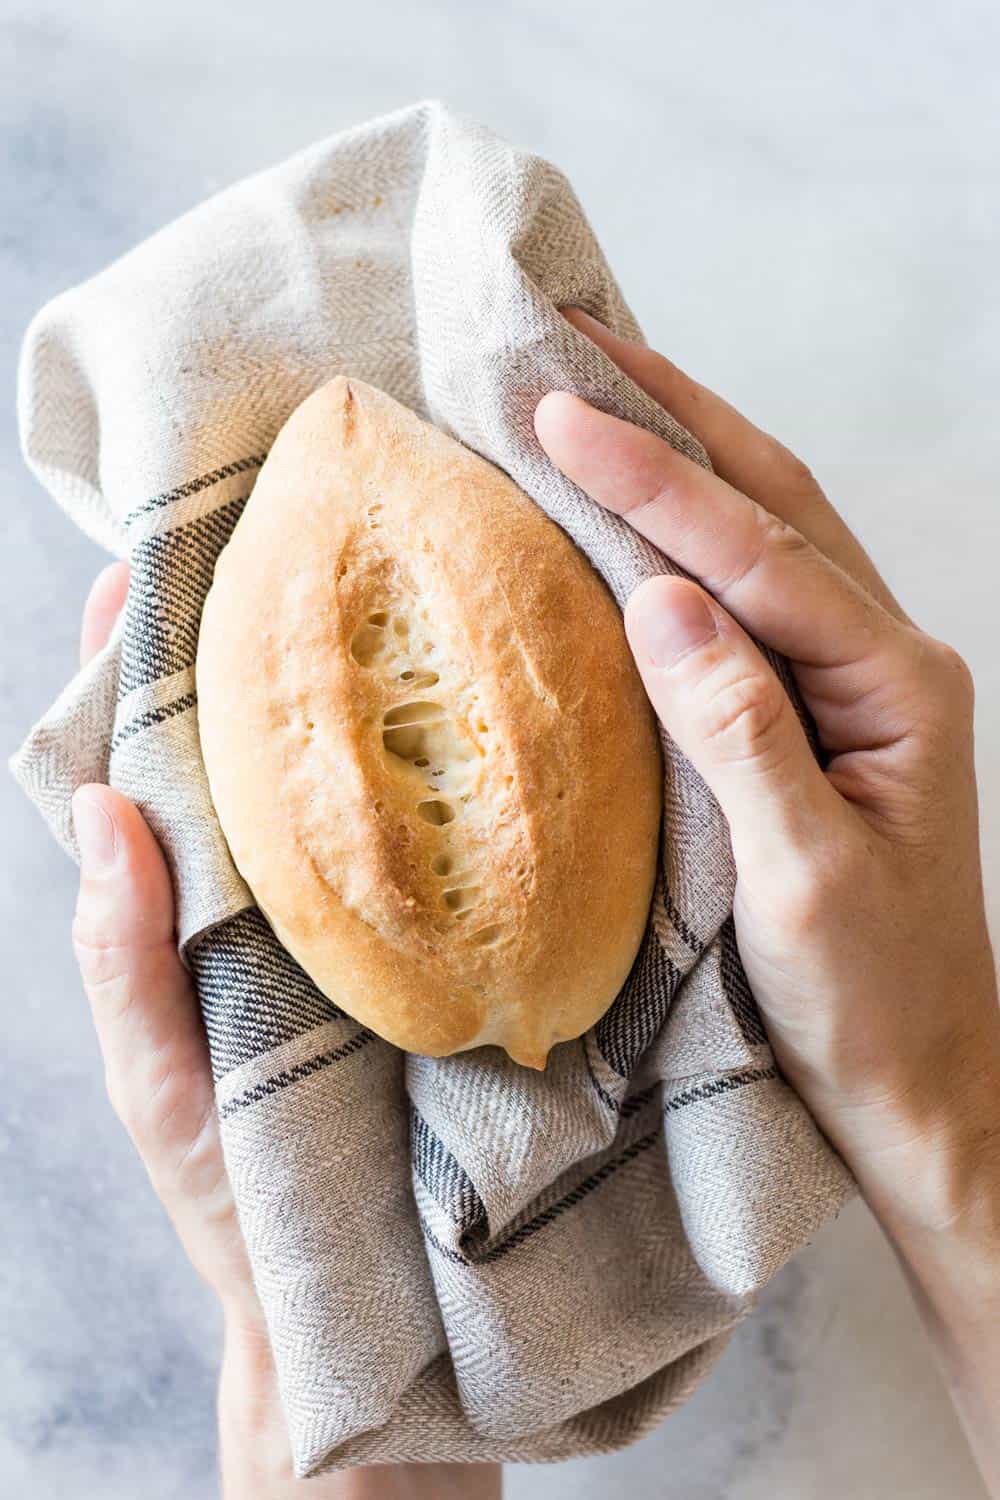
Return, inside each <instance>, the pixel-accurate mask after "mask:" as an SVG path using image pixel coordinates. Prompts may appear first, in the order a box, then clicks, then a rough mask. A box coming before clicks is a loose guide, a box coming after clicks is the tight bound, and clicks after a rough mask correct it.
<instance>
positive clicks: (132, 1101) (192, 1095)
mask: <svg viewBox="0 0 1000 1500" xmlns="http://www.w3.org/2000/svg"><path fill="white" fill-rule="evenodd" d="M73 817H74V823H75V827H76V832H77V838H78V841H79V844H80V854H81V875H80V895H79V900H78V902H77V909H76V917H75V920H74V923H73V942H74V949H75V951H76V957H77V962H78V963H79V965H80V971H81V974H82V977H83V982H84V988H85V989H86V991H87V997H88V999H89V1000H90V1005H91V1009H92V1011H93V1016H94V1023H95V1026H96V1028H97V1035H98V1040H99V1041H100V1044H101V1051H102V1053H103V1054H104V1064H105V1075H106V1080H107V1088H108V1094H109V1097H110V1099H111V1103H112V1105H113V1107H114V1109H115V1111H116V1113H117V1114H118V1115H119V1117H120V1118H121V1120H122V1122H123V1123H124V1125H125V1126H126V1128H127V1129H128V1131H129V1134H130V1135H131V1136H132V1138H133V1140H134V1142H135V1144H136V1146H137V1147H138V1150H139V1154H140V1155H141V1156H142V1157H143V1159H144V1160H145V1162H146V1165H147V1167H148V1168H149V1169H150V1171H152V1172H154V1173H155V1172H156V1171H157V1170H158V1169H159V1168H162V1167H163V1166H164V1165H166V1164H168V1163H169V1162H170V1161H171V1160H172V1159H173V1158H175V1157H176V1156H177V1155H179V1154H181V1153H182V1152H183V1151H184V1150H186V1149H187V1147H188V1146H189V1145H190V1142H191V1139H192V1137H193V1135H195V1134H196V1133H197V1130H198V1129H199V1128H200V1126H201V1125H202V1124H203V1122H204V1120H205V1118H206V1116H207V1114H208V1112H209V1110H210V1109H211V1106H212V1080H211V1072H210V1069H209V1065H208V1057H207V1050H206V1043H205V1035H204V1030H203V1028H202V1024H201V1019H200V1015H199V1012H198V1006H197V1001H196V1000H195V996H194V992H193V990H192V987H191V983H190V980H189V979H188V975H187V972H186V970H185V969H184V966H183V964H182V963H181V961H180V958H179V957H178V953H177V947H176V941H175V937H174V899H173V890H172V887H171V883H170V875H169V872H168V870H167V866H166V862H165V860H164V858H163V854H162V853H161V851H160V848H159V845H158V844H157V842H156V839H155V838H154V837H153V834H152V832H151V831H150V829H149V827H148V825H147V824H146V823H145V821H144V820H143V818H142V816H141V814H140V813H139V810H138V809H137V808H136V807H134V806H133V804H132V803H131V802H129V801H128V800H127V799H126V798H125V797H123V796H121V794H120V793H118V792H116V791H113V790H112V789H111V788H110V787H106V786H96V785H94V786H85V787H81V788H80V789H79V790H78V791H77V793H76V795H75V796H74V799H73Z"/></svg>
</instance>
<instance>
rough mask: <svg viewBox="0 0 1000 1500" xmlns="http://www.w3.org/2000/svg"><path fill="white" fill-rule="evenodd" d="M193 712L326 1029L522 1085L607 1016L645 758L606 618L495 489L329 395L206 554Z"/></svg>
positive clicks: (496, 480) (542, 527) (391, 404)
mask: <svg viewBox="0 0 1000 1500" xmlns="http://www.w3.org/2000/svg"><path fill="white" fill-rule="evenodd" d="M197 687H198V705H199V706H198V713H199V723H200V731H201V742H202V749H203V753H204V759H205V766H206V769H207V773H208V779H209V785H210V787H211V792H212V797H213V800H214V803H215V807H216V810H217V812H218V816H219V820H220V822H221V824H222V828H223V830H224V832H225V835H226V838H227V840H228V842H229V846H230V849H231V851H232V856H233V859H234V861H235V864H236V866H237V868H238V869H239V871H240V872H241V874H242V875H243V877H244V879H245V880H246V882H247V884H248V885H249V887H250V889H251V890H252V892H253V894H254V897H255V899H256V900H257V902H258V904H259V905H260V907H261V909H262V911H263V912H264V914H265V915H266V917H267V918H268V920H269V922H270V923H271V925H272V927H273V928H274V931H275V932H276V934H277V936H278V937H279V939H280V940H281V942H282V943H283V944H284V945H285V947H286V948H287V949H288V950H289V952H290V953H291V954H292V955H293V956H294V957H295V958H296V959H297V960H298V962H299V963H300V964H301V965H302V967H303V968H304V969H305V970H306V971H307V972H308V973H309V974H310V975H311V977H312V978H313V980H314V981H315V982H316V984H317V985H318V986H319V987H320V989H322V990H323V991H324V992H325V993H326V994H327V995H328V996H329V997H330V998H331V999H332V1000H333V1001H334V1002H335V1004H337V1005H338V1006H340V1007H341V1008H342V1009H343V1010H345V1011H347V1012H348V1013H349V1014H350V1015H352V1016H354V1017H356V1018H357V1019H358V1020H359V1021H361V1022H362V1023H363V1024H365V1025H366V1026H369V1027H370V1028H371V1029H372V1030H373V1031H375V1032H377V1033H378V1034H379V1035H381V1036H383V1037H385V1038H386V1039H387V1040H388V1041H390V1042H394V1043H395V1044H396V1045H397V1046H400V1047H403V1048H405V1049H407V1050H409V1051H413V1052H420V1053H424V1054H427V1055H432V1056H443V1055H446V1054H448V1053H452V1052H456V1051H460V1050H463V1049H465V1048H468V1047H475V1046H479V1045H481V1044H487V1043H491V1044H496V1045H499V1046H502V1047H504V1048H506V1050H507V1051H508V1053H509V1054H510V1056H511V1057H513V1058H514V1059H515V1060H516V1061H518V1062H520V1063H525V1064H527V1065H528V1066H531V1067H544V1065H545V1059H546V1056H547V1053H548V1051H549V1048H550V1047H551V1046H552V1045H553V1044H554V1043H555V1042H559V1041H562V1040H565V1039H568V1038H571V1037H576V1036H579V1035H580V1034H581V1033H582V1032H584V1031H585V1030H586V1029H587V1028H588V1027H590V1026H591V1025H592V1024H593V1023H594V1022H595V1021H596V1020H597V1019H598V1018H599V1017H600V1016H601V1015H602V1014H603V1012H604V1011H605V1010H606V1009H607V1007H608V1006H609V1004H610V1003H611V1001H612V1000H613V999H614V997H615V995H616V994H617V992H618V990H619V989H620V987H621V985H622V983H623V981H624V979H625V978H626V976H627V974H628V971H629V968H630V967H631V964H632V962H633V960H634V958H635V954H636V952H637V949H638V947H639V943H640V941H641V938H642V935H643V931H644V928H645V923H646V918H647V913H648V909H649V903H650V898H651V893H652V886H653V879H654V874H655V866H656V857H657V846H658V833H659V816H660V800H661V774H662V773H661V767H660V755H659V746H658V741H657V735H656V730H655V726H654V721H653V716H652V712H651V709H650V707H649V703H648V701H647V699H646V696H645V693H644V691H643V689H642V685H641V683H640V680H639V677H638V674H637V672H636V670H635V667H634V664H633V662H632V658H631V655H630V653H629V650H628V646H627V643H626V640H625V635H624V630H623V627H622V621H621V616H620V613H619V611H618V609H617V607H616V605H615V603H614V601H613V600H612V598H611V596H610V594H609V593H608V592H607V590H606V588H605V586H604V584H603V583H602V582H601V580H600V579H599V577H598V575H597V574H596V573H595V572H594V570H593V569H592V568H591V566H590V564H589V563H588V562H587V560H586V559H585V558H584V556H583V555H582V553H580V552H579V551H578V550H577V549H576V548H575V547H574V546H573V544H572V543H571V542H570V540H569V539H568V538H567V537H566V535H565V534H564V533H563V532H562V531H561V530H560V529H559V527H557V526H556V525H555V524H554V523H553V522H551V521H550V520H549V519H548V518H547V517H546V516H545V515H544V514H543V512H542V511H541V510H540V509H539V508H538V507H537V506H536V505H535V504H534V503H533V502H532V501H531V500H530V499H529V498H528V497H527V496H526V495H525V494H524V493H523V492H522V491H521V490H520V489H518V487H517V486H516V485H515V484H514V483H513V482H512V480H510V479H509V478H508V477H507V475H505V474H503V473H502V472H501V471H500V470H499V469H497V468H494V467H493V465H491V464H489V463H487V462H486V461H485V460H483V459H482V458H479V457H477V456H476V455H475V454H474V453H471V452H470V451H469V450H468V449H466V448H464V447H462V446H461V445H460V444H459V443H457V442H455V441H454V440H453V439H451V438H449V437H447V436H446V435H445V434H444V433H442V432H440V431H439V430H438V429H436V428H434V427H432V426H430V425H429V424H427V423H425V422H423V421H421V420H420V419H419V418H418V417H416V416H415V415H414V414H413V413H412V412H411V411H409V410H407V409H406V408H405V407H403V406H400V405H399V404H398V403H397V402H396V401H394V400H392V399H391V398H390V397H389V396H386V395H384V394H383V393H382V392H381V391H377V390H375V389H373V388H372V387H371V386H367V385H365V384H363V383H362V382H360V381H357V380H348V379H345V378H343V377H340V378H338V379H336V380H332V381H331V382H330V383H329V384H328V385H325V386H323V387H322V388H321V389H320V390H318V391H316V392H315V393H314V394H313V395H312V396H310V397H309V399H308V400H306V401H305V402H304V403H303V404H302V405H301V406H300V407H299V408H298V409H297V410H296V411H295V412H294V413H293V414H292V416H291V417H290V419H289V420H288V422H287V423H286V425H285V426H284V428H283V429H282V431H281V432H280V434H279V435H278V438H277V439H276V441H275V443H274V446H273V448H272V450H271V453H270V455H269V457H268V459H267V461H266V463H265V464H264V467H263V468H262V470H261V472H260V475H259V477H258V479H257V483H256V485H255V487H254V490H253V493H252V495H251V497H250V499H249V501H248V502H247V505H246V508H245V510H244V512H243V515H242V516H241V518H240V521H239V523H238V524H237V526H236V529H235V531H234V533H233V536H232V539H231V541H230V542H229V544H228V546H226V547H225V549H224V550H223V552H222V553H221V555H220V557H219V560H218V564H217V566H216V571H215V578H214V581H213V584H212V587H211V590H210V591H209V595H208V599H207V601H206V604H205V610H204V615H203V619H202V626H201V636H200V641H199V647H198V660H197Z"/></svg>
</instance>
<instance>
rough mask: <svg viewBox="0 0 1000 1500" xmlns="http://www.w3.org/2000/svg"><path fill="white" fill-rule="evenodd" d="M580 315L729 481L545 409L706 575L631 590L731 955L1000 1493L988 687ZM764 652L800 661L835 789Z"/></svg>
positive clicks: (757, 463) (604, 480)
mask: <svg viewBox="0 0 1000 1500" xmlns="http://www.w3.org/2000/svg"><path fill="white" fill-rule="evenodd" d="M566 316H567V318H568V320H569V321H570V322H571V323H572V324H573V325H574V326H575V327H576V328H577V329H578V330H579V331H580V332H581V333H583V334H585V335H586V336H587V337H589V338H590V339H592V340H593V342H594V343H596V344H597V345H598V346H599V347H600V348H601V349H603V350H604V352H605V353H606V354H607V355H608V356H609V357H610V358H611V359H612V360H613V361H614V362H615V363H616V364H618V365H619V366H620V367H621V369H622V370H624V371H625V372H626V373H627V374H628V375H630V376H631V377H632V378H633V379H634V380H635V381H636V382H637V384H639V385H640V386H641V387H643V389H644V390H646V391H647V392H648V394H649V395H651V396H652V397H653V398H654V400H656V401H658V402H659V403H660V404H661V405H662V406H663V407H664V408H665V409H667V410H668V411H670V412H671V413H672V414H673V416H674V417H675V418H676V419H677V420H678V421H680V422H682V423H683V424H684V425H685V426H686V427H687V428H688V429H689V430H690V431H691V432H692V433H694V434H695V436H697V437H699V438H700V439H701V441H702V443H703V444H704V446H705V448H706V450H707V452H708V454H709V456H710V458H711V460H712V463H713V465H714V468H715V473H714V474H713V473H709V472H707V471H706V470H704V469H702V468H700V467H699V466H698V465H697V464H695V463H693V462H692V461H691V460H690V459H688V458H686V457H684V456H683V455H682V454H680V453H676V452H674V450H673V449H672V448H670V447H669V446H668V445H667V444H666V443H664V442H662V441H660V439H659V438H657V437H655V436H654V435H652V434H651V433H649V432H645V431H643V430H641V429H639V428H637V427H634V426H632V425H630V424H629V423H627V422H622V421H619V420H617V419H616V418H614V417H611V416H608V415H607V414H605V413H602V412H599V411H596V410H594V409H593V408H591V407H590V406H588V405H587V404H586V403H585V402H583V401H581V400H579V399H578V398H576V397H574V396H571V395H568V394H566V393H561V392H555V393H552V394H550V395H548V396H546V397H545V398H544V399H543V400H542V401H541V402H540V404H539V406H538V409H537V412H536V415H535V426H536V430H537V432H538V436H539V440H540V441H541V443H542V446H543V447H544V448H545V450H546V452H547V453H548V455H549V457H550V458H551V459H552V461H553V462H554V463H555V464H556V465H557V466H558V467H559V468H560V469H561V470H562V471H563V472H564V473H565V474H567V475H568V476H569V478H570V479H572V480H574V481H575V482H576V483H577V484H578V485H579V486H580V487H581V488H582V489H584V490H585V491H586V492H587V493H588V494H589V495H591V496H592V497H593V498H594V499H595V500H597V501H599V502H600V503H601V504H603V505H605V506H607V507H608V508H609V509H611V510H613V511H615V512H617V513H618V514H619V515H622V516H624V517H626V518H627V520H628V521H629V522H630V524H631V525H633V526H634V527H635V528H636V529H637V530H638V531H640V532H641V533H642V534H643V535H644V536H646V537H648V538H649V540H650V541H652V542H653V543H654V544H655V545H656V546H657V547H659V548H660V549H661V550H662V551H663V552H664V553H666V554H667V555H668V556H670V557H671V558H672V559H673V560H674V561H675V562H676V563H678V564H679V565H680V566H681V567H682V568H683V569H684V570H685V572H687V573H688V574H690V575H691V578H692V579H694V580H696V581H689V580H687V579H681V578H676V577H659V578H654V579H651V580H649V581H648V582H646V583H644V584H643V585H642V586H641V587H640V588H638V589H637V590H636V592H635V593H634V595H633V596H632V598H631V599H630V600H629V602H628V607H627V609H626V613H625V624H626V630H627V633H628V637H629V641H630V643H631V645H632V649H633V652H634V654H635V657H636V661H637V663H638V666H639V670H640V672H641V674H642V677H643V680H644V682H645V684H646V688H647V691H648V693H649V696H650V698H651V700H652V703H653V705H654V707H655V709H656V711H657V713H658V714H659V716H660V719H661V720H662V722H663V724H664V726H665V728H666V729H667V730H668V732H669V733H670V734H671V735H672V737H673V738H674V740H675V741H676V742H677V744H678V745H679V746H680V748H681V750H682V751H683V752H684V753H685V754H686V755H687V756H688V758H689V759H690V760H691V762H692V763H693V764H694V766H695V767H696V768H697V769H698V770H699V771H700V772H701V774H702V776H703V777H704V779H705V781H706V782H707V783H708V785H709V787H710V788H711V790H712V791H713V792H714V793H715V796H716V798H717V799H718V802H719V805H720V806H721V808H722V811H723V813H724V814H725V816H726V818H727V819H728V822H729V827H730V832H731V835H732V842H733V852H734V855H735V860H736V867H737V885H736V894H735V922H736V933H737V940H738V943H739V948H740V953H741V956H742V958H743V963H744V966H745V968H746V971H747V975H748V978H749V980H750V984H751V986H752V988H753V991H754V994H755V996H756V998H757V1001H758V1003H759V1005H760V1008H761V1011H762V1013H763V1016H764V1019H765V1023H766V1025H767V1029H768V1033H769V1036H770V1039H771V1042H772V1045H773V1047H774V1050H775V1054H776V1056H777V1058H778V1061H779V1063H780V1065H781V1067H782V1070H783V1072H784V1073H785V1075H786V1077H787V1078H788V1079H789V1080H790V1081H791V1083H792V1084H793V1085H794V1086H795V1087H796V1088H797V1089H798V1091H799V1093H800V1094H801V1095H802V1097H803V1098H804V1099H805V1101H806V1103H807V1104H808V1105H809V1107H810V1109H811V1110H812V1112H813V1115H814V1116H815V1118H816V1120H817V1121H818V1123H819V1124H820V1126H821V1127H822V1129H823V1130H824V1131H825V1132H826V1134H827V1136H828V1137H829V1139H830V1140H831V1141H832V1142H833V1144H834V1145H835V1146H836V1147H837V1148H838V1149H839V1150H840V1152H841V1153H842V1155H843V1156H844V1158H845V1159H846V1160H847V1162H848V1163H849V1164H850V1166H851V1168H852V1169H853V1171H854V1174H855V1176H856V1178H857V1179H858V1182H859V1185H860V1187H861V1189H862V1192H863V1193H864V1194H865V1196H866V1198H867V1199H868V1202H869V1204H870V1206H871V1207H872V1208H873V1209H874V1211H875V1213H876V1215H877V1217H878V1218H879V1219H880V1221H881V1223H882V1226H883V1228H884V1229H885V1230H886V1232H887V1234H888V1236H889V1239H890V1241H891V1242H892V1244H893V1245H894V1247H895V1249H896V1251H897V1253H898V1255H899V1257H900V1260H901V1263H902V1266H903V1269H904V1271H905V1273H906V1275H907V1277H908V1279H909V1281H910V1283H911V1286H912V1288H913V1291H914V1295H915V1298H916V1302H917V1306H918V1308H919V1310H920V1313H921V1316H922V1318H923V1321H924V1323H925V1326H926V1327H927V1329H928V1331H929V1333H930V1335H931V1339H932V1341H933V1343H934V1345H935V1347H936V1349H937V1352H938V1354H939V1356H940V1358H941V1360H942V1364H943V1367H944V1370H945V1374H946V1378H947V1379H948V1382H949V1385H950V1387H951V1392H952V1396H953V1398H954V1400H955V1403H956V1406H957V1408H958V1410H959V1414H960V1415H961V1417H962V1419H963V1421H964V1423H965V1425H966V1429H967V1431H968V1434H969V1437H970V1440H971V1442H972V1445H973V1447H974V1449H975V1451H976V1454H977V1457H978V1458H979V1461H980V1464H981V1467H982V1470H983V1474H984V1477H985V1478H986V1480H987V1483H988V1484H989V1485H990V1486H991V1490H990V1492H991V1494H996V1495H998V1496H1000V1335H998V1333H997V1330H998V1328H1000V1013H998V1007H997V990H996V975H995V972H994V966H993V957H992V954H991V951H990V943H989V937H988V934H987V927H986V918H985V913H984V904H983V892H982V880H981V873H980V863H979V836H978V819H977V807H976V789H975V777H974V771H973V754H972V686H971V681H970V678H969V673H968V671H967V669H966V668H965V666H964V665H963V663H962V662H961V661H960V660H959V658H958V657H957V656H956V655H955V653H954V651H952V650H951V649H950V648H949V647H947V646H944V645H942V644H941V643H940V642H938V641H936V640H933V639H931V638H930V637H929V636H927V635H925V634H924V633H923V632H922V631H921V630H919V628H918V627H917V626H916V625H914V624H913V623H912V621H910V620H909V619H908V618H907V616H906V615H905V614H904V613H903V611H902V609H901V608H900V606H899V605H898V604H897V602H896V600H895V599H894V598H893V597H892V595H891V594H890V592H889V590H888V588H887V587H886V585H885V583H884V582H883V580H882V579H881V578H880V577H879V575H878V573H877V572H876V570H875V568H874V566H873V564H872V562H871V560H870V559H869V558H868V557H867V556H866V554H865V552H864V551H863V549H862V548H861V546H860V545H859V543H858V542H857V540H856V539H855V538H854V537H853V536H852V535H851V533H850V531H849V530H848V529H847V527H846V526H845V525H844V523H843V521H842V520H841V519H840V517H839V516H838V515H837V513H836V511H835V510H834V509H833V507H832V506H831V505H830V503H829V502H828V500H827V499H826V498H825V496H824V495H823V493H822V491H821V490H820V488H819V486H818V485H817V483H816V481H815V479H814V478H813V477H812V475H811V474H810V473H809V471H808V470H807V469H806V468H805V466H804V465H803V464H801V463H800V462H799V461H798V460H797V459H796V458H794V457H793V456H792V454H790V453H789V452H788V451H787V450H786V449H785V448H783V447H782V446H781V444H780V443H777V442H776V441H775V440H774V439H773V438H771V437H769V436H768V435H767V434H765V433H762V432H760V431H759V430H758V429H757V428H755V427H754V426H753V425H752V424H751V423H749V422H748V421H746V420H745V418H743V417H741V416H740V415H739V413H737V412H736V411H734V410H733V408H732V407H731V406H729V405H727V403H726V402H724V401H722V400H721V399H720V398H719V397H718V396H715V395H713V394H712V393H711V392H710V391H708V390H706V389H705V388H704V387H702V386H700V385H698V384H697V383H696V382H694V381H693V380H691V379H690V378H689V377H688V376H686V375H684V374H683V373H682V372H681V371H680V370H678V369H677V368H676V367H675V366H673V365H672V364H670V363H669V362H668V361H667V360H665V359H663V358H661V357H660V356H659V355H657V354H655V353H653V352H652V351H651V350H649V349H646V348H643V347H640V346H637V345H633V344H629V343H627V342H625V341H624V340H622V339H619V338H616V337H615V336H613V335H612V334H611V333H609V332H608V330H607V329H605V328H603V327H602V326H601V325H600V324H599V323H596V322H595V321H594V319H592V318H590V317H588V316H587V315H586V314H585V313H582V312H580V311H577V310H569V311H567V313H566ZM751 634H752V635H753V636H755V637H756V638H757V639H758V640H760V641H763V642H764V643H765V644H766V645H768V646H771V647H773V648H774V649H776V650H777V651H779V652H781V653H782V654H783V655H785V656H786V657H787V658H788V659H789V661H790V664H791V668H792V671H793V673H794V675H795V679H796V681H797V683H798V686H799V689H800V691H801V693H802V696H803V698H804V700H805V702H806V704H807V706H808V708H809V710H810V711H811V713H812V716H813V719H814V721H815V724H816V727H817V731H818V735H819V741H820V745H821V748H822V753H823V766H822V768H821V767H820V765H818V764H817V762H816V760H815V759H814V757H813V755H812V752H811V750H810V748H809V745H808V742H807V740H806V736H805V733H804V731H803V729H802V726H801V724H800V723H799V720H798V718H797V716H796V714H795V712H794V709H793V708H792V705H791V702H790V700H789V699H788V697H787V695H786V694H785V692H784V691H783V689H782V687H781V685H780V682H779V681H778V678H777V677H776V675H775V674H774V672H773V671H772V669H771V667H770V666H769V664H768V663H767V661H766V659H765V658H764V656H763V654H762V653H761V652H760V651H759V650H758V648H757V647H756V646H755V645H754V644H753V642H752V641H751V639H750V635H751Z"/></svg>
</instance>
